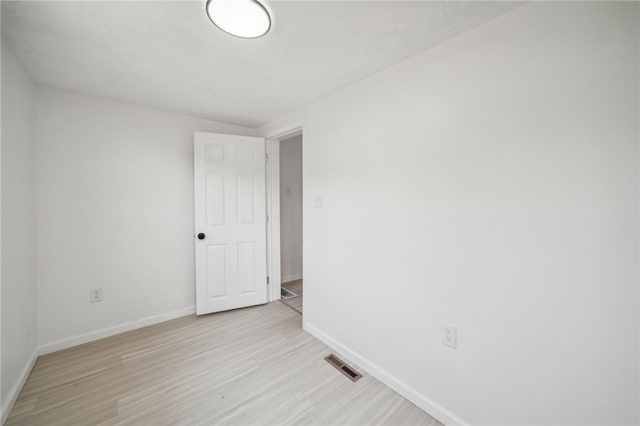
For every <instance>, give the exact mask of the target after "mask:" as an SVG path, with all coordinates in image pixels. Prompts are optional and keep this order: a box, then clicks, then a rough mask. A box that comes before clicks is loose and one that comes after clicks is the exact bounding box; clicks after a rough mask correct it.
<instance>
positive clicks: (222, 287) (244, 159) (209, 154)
mask: <svg viewBox="0 0 640 426" xmlns="http://www.w3.org/2000/svg"><path fill="white" fill-rule="evenodd" d="M194 188H195V194H194V196H195V203H194V205H195V227H196V229H195V235H196V236H197V235H198V234H200V233H203V234H205V237H204V239H202V240H201V239H198V238H196V239H195V254H196V311H197V313H198V315H202V314H207V313H211V312H218V311H224V310H228V309H235V308H241V307H245V306H251V305H257V304H261V303H266V302H267V269H266V263H267V253H266V206H265V142H264V139H261V138H253V137H246V136H234V135H221V134H215V133H204V132H196V133H195V134H194Z"/></svg>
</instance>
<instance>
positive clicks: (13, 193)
mask: <svg viewBox="0 0 640 426" xmlns="http://www.w3.org/2000/svg"><path fill="white" fill-rule="evenodd" d="M35 206H36V189H35V91H34V85H33V83H32V82H31V79H30V78H29V76H28V74H27V73H26V71H25V69H24V68H23V66H22V64H21V63H20V62H19V61H18V59H17V58H16V56H15V55H14V53H13V52H12V51H11V50H10V49H9V48H7V46H5V44H4V43H2V297H1V299H2V342H1V345H2V368H1V370H2V373H1V376H2V385H1V394H2V412H3V416H5V415H6V414H7V413H6V409H7V408H8V405H9V404H10V403H11V400H12V399H13V397H14V396H17V395H15V393H16V391H17V390H19V386H20V381H21V379H22V378H23V372H24V371H25V369H28V367H29V365H30V363H31V361H32V359H33V357H34V353H35V350H36V294H35V292H36V259H35V256H36V234H35V232H36V212H35Z"/></svg>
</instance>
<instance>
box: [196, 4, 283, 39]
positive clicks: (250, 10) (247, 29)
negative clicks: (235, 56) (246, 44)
mask: <svg viewBox="0 0 640 426" xmlns="http://www.w3.org/2000/svg"><path fill="white" fill-rule="evenodd" d="M207 15H209V19H211V22H213V23H214V24H215V26H216V27H218V28H220V29H221V30H222V31H224V32H225V33H228V34H231V35H233V36H236V37H241V38H258V37H262V36H263V35H265V34H266V33H268V32H269V29H271V16H270V15H269V12H268V11H267V9H266V8H265V7H264V6H263V5H262V4H261V3H260V2H258V1H257V0H207Z"/></svg>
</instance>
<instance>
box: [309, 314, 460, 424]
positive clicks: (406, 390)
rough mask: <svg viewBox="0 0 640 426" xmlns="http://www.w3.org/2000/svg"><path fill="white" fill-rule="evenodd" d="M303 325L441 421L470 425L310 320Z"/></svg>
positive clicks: (339, 352)
mask: <svg viewBox="0 0 640 426" xmlns="http://www.w3.org/2000/svg"><path fill="white" fill-rule="evenodd" d="M302 326H303V328H304V330H305V331H307V332H308V333H309V334H311V335H313V336H314V337H316V338H317V339H318V340H320V341H322V342H323V343H324V344H325V345H327V346H329V347H330V348H331V349H333V350H334V351H336V352H337V353H338V355H344V357H345V358H347V359H348V360H350V361H352V362H354V363H355V364H357V365H358V366H359V367H361V368H362V369H363V370H365V371H366V372H367V373H369V374H370V375H372V376H373V377H375V378H376V379H378V380H379V381H381V382H382V383H384V384H385V385H387V386H388V387H390V388H391V389H393V390H394V391H396V392H398V393H399V394H400V395H402V396H403V397H405V398H406V399H408V400H409V401H411V402H412V403H413V404H415V405H416V406H418V407H419V408H420V409H422V410H423V411H425V412H426V413H427V414H429V415H430V416H431V417H434V418H435V419H436V420H438V421H439V422H440V423H443V424H445V425H468V423H467V422H465V421H464V420H462V419H461V418H460V417H458V416H456V415H455V414H453V413H452V412H451V411H449V410H447V409H446V408H444V407H443V406H441V405H440V404H438V403H436V402H435V401H433V400H432V399H430V398H427V397H426V396H425V395H422V394H421V393H419V392H418V391H417V390H415V389H414V388H412V387H411V386H409V385H408V384H406V383H404V382H402V381H401V380H399V379H398V378H396V377H394V376H392V375H391V374H390V373H388V372H387V371H385V370H383V369H382V368H380V367H378V366H377V365H376V364H374V363H373V362H371V361H369V360H368V359H367V358H365V357H364V356H362V355H360V354H358V353H357V352H354V351H353V350H351V349H350V348H349V347H347V346H346V345H344V344H342V343H340V342H338V341H337V340H335V339H334V338H333V337H330V336H329V335H327V334H326V333H325V332H323V331H322V330H320V329H319V328H317V327H316V326H314V325H312V324H309V322H307V321H303V324H302Z"/></svg>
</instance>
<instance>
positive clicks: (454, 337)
mask: <svg viewBox="0 0 640 426" xmlns="http://www.w3.org/2000/svg"><path fill="white" fill-rule="evenodd" d="M440 342H441V343H442V344H443V345H446V346H449V347H451V348H453V349H455V348H456V347H457V346H458V330H457V328H456V326H455V325H451V324H442V327H441V328H440Z"/></svg>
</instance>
